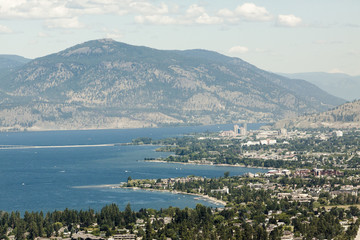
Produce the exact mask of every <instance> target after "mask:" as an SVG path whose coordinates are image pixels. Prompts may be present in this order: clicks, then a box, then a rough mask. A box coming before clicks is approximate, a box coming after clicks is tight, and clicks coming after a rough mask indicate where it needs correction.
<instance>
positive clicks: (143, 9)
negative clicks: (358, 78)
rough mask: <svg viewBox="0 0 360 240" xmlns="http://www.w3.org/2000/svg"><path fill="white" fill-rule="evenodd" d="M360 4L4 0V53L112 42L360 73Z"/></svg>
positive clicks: (349, 0) (0, 4) (334, 0)
mask: <svg viewBox="0 0 360 240" xmlns="http://www.w3.org/2000/svg"><path fill="white" fill-rule="evenodd" d="M359 13H360V1H359V0H341V1H340V0H256V1H255V0H254V1H251V0H248V1H240V0H237V1H235V0H221V1H220V0H212V1H204V0H198V1H196V0H163V1H157V0H153V1H147V0H0V54H16V55H20V56H24V57H27V58H37V57H42V56H45V55H48V54H51V53H55V52H59V51H61V50H64V49H66V48H68V47H71V46H73V45H76V44H79V43H83V42H86V41H89V40H94V39H101V38H112V39H114V40H116V41H121V42H125V43H128V44H132V45H140V46H148V47H152V48H157V49H176V50H185V49H199V48H200V49H207V50H212V51H217V52H220V53H222V54H225V55H227V56H233V57H239V58H241V59H243V60H245V61H247V62H249V63H251V64H254V65H255V66H257V67H259V68H262V69H264V70H268V71H271V72H279V73H280V72H281V73H297V72H331V73H338V72H341V73H347V74H349V75H360V14H359Z"/></svg>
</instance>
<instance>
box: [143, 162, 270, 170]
mask: <svg viewBox="0 0 360 240" xmlns="http://www.w3.org/2000/svg"><path fill="white" fill-rule="evenodd" d="M144 162H154V163H173V164H174V163H177V164H183V165H200V166H201V165H204V166H219V167H242V168H260V169H276V168H274V167H271V168H270V167H259V166H245V165H243V164H227V163H220V164H203V163H192V162H190V163H189V162H169V161H165V160H144Z"/></svg>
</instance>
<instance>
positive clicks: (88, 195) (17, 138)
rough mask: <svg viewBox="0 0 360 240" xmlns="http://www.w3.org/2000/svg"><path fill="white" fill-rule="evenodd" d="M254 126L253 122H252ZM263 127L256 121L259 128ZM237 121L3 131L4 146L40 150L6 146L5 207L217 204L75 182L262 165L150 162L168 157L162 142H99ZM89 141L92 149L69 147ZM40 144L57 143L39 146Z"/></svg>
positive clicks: (2, 169) (1, 176)
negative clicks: (147, 159)
mask: <svg viewBox="0 0 360 240" xmlns="http://www.w3.org/2000/svg"><path fill="white" fill-rule="evenodd" d="M250 127H251V125H250ZM257 127H258V125H253V128H257ZM231 128H232V125H216V126H200V127H178V128H148V129H127V130H89V131H87V130H86V131H53V132H17V133H0V145H17V146H19V145H21V146H37V148H30V149H29V148H18V149H0V210H5V211H16V210H18V211H20V212H24V211H40V210H42V211H52V210H55V209H57V210H62V209H65V208H71V209H88V208H93V209H101V207H103V206H105V205H106V204H110V203H116V204H118V205H119V207H120V208H124V207H125V206H126V204H127V203H130V204H131V206H132V208H133V209H136V210H138V209H140V208H154V209H160V208H167V207H169V206H176V207H180V208H184V207H195V206H196V204H198V203H201V204H204V205H207V206H212V207H218V206H217V205H215V204H213V203H210V202H206V201H204V200H199V199H195V197H193V196H188V195H178V194H171V193H161V192H149V191H133V190H127V189H110V188H74V187H75V186H88V185H102V184H117V183H120V182H125V181H126V180H127V178H128V177H129V176H131V177H132V178H133V179H137V178H138V179H142V178H151V179H157V178H169V177H183V176H188V175H196V176H206V177H208V178H210V177H220V176H223V174H224V172H226V171H229V172H230V175H241V174H244V173H245V172H264V171H265V170H262V169H251V168H240V167H218V166H199V165H182V164H167V163H151V162H144V161H143V159H144V158H145V157H154V158H157V157H166V156H168V154H169V153H159V152H155V151H154V150H155V149H156V148H157V147H156V146H120V145H110V146H97V145H98V144H112V143H125V142H130V141H131V140H132V139H134V138H137V137H151V138H153V139H160V138H165V137H170V136H178V135H182V134H186V133H192V132H204V131H220V130H229V129H231ZM68 145H89V146H87V147H76V148H70V147H63V148H58V147H56V146H68ZM39 146H55V147H46V148H39Z"/></svg>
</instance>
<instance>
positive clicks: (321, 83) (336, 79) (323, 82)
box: [279, 72, 360, 101]
mask: <svg viewBox="0 0 360 240" xmlns="http://www.w3.org/2000/svg"><path fill="white" fill-rule="evenodd" d="M279 74H280V75H282V76H285V77H289V78H295V79H304V80H306V81H308V82H310V83H312V84H315V85H316V86H318V87H319V88H321V89H323V90H324V91H326V92H328V93H330V94H332V95H334V96H337V97H340V98H343V99H346V100H348V101H353V100H356V99H360V76H350V75H348V74H345V73H326V72H305V73H279Z"/></svg>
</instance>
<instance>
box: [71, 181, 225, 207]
mask: <svg viewBox="0 0 360 240" xmlns="http://www.w3.org/2000/svg"><path fill="white" fill-rule="evenodd" d="M72 188H79V189H83V188H121V189H128V190H133V191H137V190H141V191H150V192H166V193H171V194H183V195H191V196H195V197H199V198H202V199H203V200H205V201H208V202H211V203H214V204H216V205H223V207H225V206H226V204H227V203H226V202H225V201H223V200H220V199H217V198H214V197H210V196H208V195H203V194H199V193H186V192H179V191H176V190H168V189H153V188H139V187H122V186H121V183H120V184H102V185H89V186H73V187H72Z"/></svg>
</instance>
